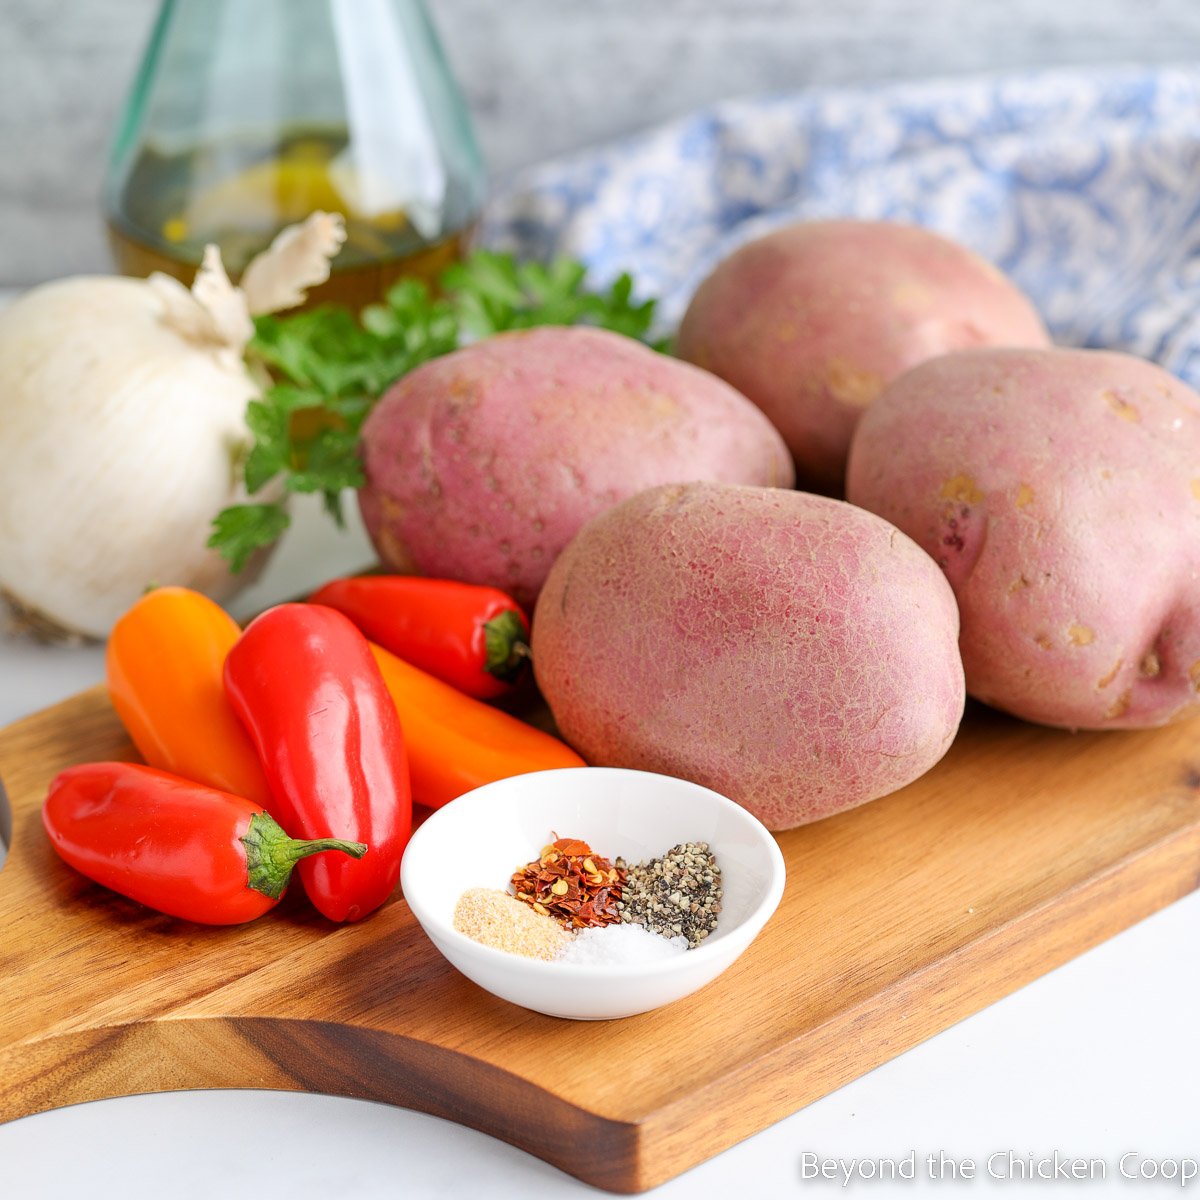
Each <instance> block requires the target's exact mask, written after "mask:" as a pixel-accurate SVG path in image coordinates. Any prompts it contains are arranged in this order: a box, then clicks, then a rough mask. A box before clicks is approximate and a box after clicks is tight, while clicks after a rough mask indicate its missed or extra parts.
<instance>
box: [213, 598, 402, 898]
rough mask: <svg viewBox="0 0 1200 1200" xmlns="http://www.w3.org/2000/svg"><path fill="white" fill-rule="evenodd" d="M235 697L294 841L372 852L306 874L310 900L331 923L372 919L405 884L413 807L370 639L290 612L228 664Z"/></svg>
mask: <svg viewBox="0 0 1200 1200" xmlns="http://www.w3.org/2000/svg"><path fill="white" fill-rule="evenodd" d="M225 691H226V694H227V695H228V696H229V700H230V702H231V703H232V705H233V710H234V712H235V713H237V715H238V717H239V718H240V719H241V721H242V723H243V724H244V725H245V727H246V729H247V731H248V732H249V734H250V740H251V741H252V742H253V743H254V747H255V750H256V751H257V752H258V757H259V761H260V762H261V763H262V766H263V771H264V772H265V774H266V776H267V782H268V784H269V785H270V788H271V794H272V797H273V805H272V809H271V812H272V815H273V816H274V817H275V818H276V820H278V821H279V823H280V824H281V825H282V826H283V827H284V829H286V830H287V831H288V833H290V834H291V835H292V836H293V837H305V838H323V837H332V836H335V835H337V836H345V837H350V838H354V839H355V840H357V841H361V842H366V843H367V844H368V845H369V846H370V850H368V852H367V854H366V855H365V856H364V857H363V859H362V861H361V862H353V861H351V860H349V859H345V858H341V857H338V858H336V859H335V858H334V857H333V856H331V855H327V856H326V857H324V858H315V859H309V860H308V861H306V862H303V863H301V864H300V868H299V870H300V879H301V881H302V882H303V884H304V890H305V891H306V892H307V893H308V897H309V899H310V900H311V901H312V902H313V904H314V905H316V907H317V909H318V910H319V911H320V912H321V913H323V914H324V915H325V916H327V917H329V918H330V920H333V921H357V920H360V919H361V918H362V917H365V916H366V915H367V914H368V913H370V912H373V911H374V910H375V909H377V908H378V907H379V906H380V905H381V904H382V903H383V902H384V901H385V900H386V899H387V898H388V896H390V895H391V894H392V891H393V890H394V889H395V886H396V883H397V881H398V880H399V878H400V857H401V855H402V854H403V853H404V846H405V843H406V842H407V841H408V835H409V831H410V830H411V828H412V797H411V791H410V787H409V778H408V760H407V758H406V756H405V751H404V738H403V735H402V734H401V732H400V720H399V718H398V717H397V716H396V708H395V705H393V703H392V699H391V697H390V696H389V695H388V691H387V688H386V687H385V686H384V683H383V678H382V676H381V675H380V673H379V668H378V667H377V666H376V665H375V659H374V658H373V657H372V655H371V648H370V646H369V645H368V644H367V640H366V638H364V637H363V635H362V634H361V633H359V632H358V630H357V629H355V628H354V626H353V625H352V624H351V623H350V622H349V621H348V620H347V619H346V618H345V617H343V616H342V615H341V613H338V612H334V611H333V609H331V608H323V607H319V606H317V605H314V604H281V605H280V606H279V607H278V608H272V609H269V610H268V611H267V612H265V613H263V614H262V616H261V617H258V618H257V619H256V620H254V621H252V622H251V623H250V624H249V626H247V628H246V631H245V633H243V634H242V636H241V638H240V639H239V640H238V641H237V643H236V644H235V645H234V647H233V649H232V650H231V651H230V652H229V656H228V658H226V660H225Z"/></svg>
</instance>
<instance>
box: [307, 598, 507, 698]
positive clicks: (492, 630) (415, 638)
mask: <svg viewBox="0 0 1200 1200" xmlns="http://www.w3.org/2000/svg"><path fill="white" fill-rule="evenodd" d="M309 601H310V602H311V603H313V604H325V605H328V606H329V607H330V608H336V609H337V610H338V612H340V613H344V614H345V615H346V616H348V617H349V618H350V620H351V621H353V622H354V624H355V625H357V626H358V627H359V629H361V630H362V631H363V633H365V634H366V635H367V637H369V638H370V639H371V641H373V642H376V643H378V644H379V645H380V646H382V647H383V648H384V649H385V650H390V651H391V652H392V653H393V654H394V655H396V657H397V658H402V659H404V661H405V662H407V663H412V665H413V666H414V667H420V668H421V670H422V671H427V672H428V673H429V674H430V675H433V676H435V677H436V678H438V679H441V680H444V681H445V682H446V683H448V684H451V685H452V686H453V687H456V688H458V690H459V691H460V692H466V693H467V695H468V696H474V697H476V698H477V699H479V700H490V699H493V698H494V697H496V696H502V695H504V693H505V692H507V691H509V690H510V689H511V688H512V686H513V684H514V683H516V682H517V680H519V679H520V678H521V676H522V675H523V674H524V673H525V672H526V671H527V670H528V664H529V621H528V619H527V618H526V616H525V614H524V613H523V612H522V611H521V608H520V606H519V605H518V604H517V602H516V601H515V600H514V599H513V598H512V597H511V596H506V595H505V594H504V593H503V592H501V591H498V590H497V589H496V588H493V587H480V586H478V585H476V584H473V583H459V582H457V581H456V580H453V579H422V578H419V577H417V576H412V575H361V576H357V577H355V578H350V579H335V580H334V581H333V582H332V583H327V584H326V585H325V586H324V587H323V588H321V589H320V590H319V591H317V592H315V593H314V594H313V595H312V596H310V597H309Z"/></svg>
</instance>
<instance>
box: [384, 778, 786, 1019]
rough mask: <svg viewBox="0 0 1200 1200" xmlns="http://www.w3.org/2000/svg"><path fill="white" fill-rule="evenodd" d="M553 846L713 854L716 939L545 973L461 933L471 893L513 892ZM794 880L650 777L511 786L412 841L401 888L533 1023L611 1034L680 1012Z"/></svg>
mask: <svg viewBox="0 0 1200 1200" xmlns="http://www.w3.org/2000/svg"><path fill="white" fill-rule="evenodd" d="M552 834H557V835H558V836H559V837H572V838H581V839H583V841H585V842H587V843H588V845H590V846H591V847H592V849H593V850H594V851H595V852H596V853H597V854H601V855H603V856H604V857H605V858H611V859H616V858H618V857H622V858H625V859H627V860H628V861H629V862H641V861H644V860H645V859H648V858H655V857H657V856H658V855H660V854H664V853H666V851H668V850H670V849H671V847H672V846H676V845H678V844H679V843H680V842H707V843H708V844H709V847H710V849H711V850H712V852H713V854H714V855H716V859H717V865H718V866H719V867H720V868H721V878H722V889H723V891H724V895H723V897H722V901H721V904H722V909H721V915H720V919H719V920H718V922H717V927H716V929H715V930H714V931H713V932H712V934H710V935H709V937H708V938H706V939H705V940H704V942H703V943H702V944H701V945H699V946H697V947H696V948H695V949H694V950H687V951H685V952H684V953H683V954H679V955H676V956H675V957H673V958H668V959H664V960H661V961H658V962H651V963H644V964H638V965H628V966H604V965H598V964H591V963H588V964H583V963H579V964H576V963H559V962H543V961H541V960H539V959H532V958H525V957H523V956H521V955H518V954H510V953H507V952H506V951H504V950H495V949H493V948H492V947H490V946H484V945H481V944H480V943H479V942H476V941H474V940H473V939H471V938H469V937H467V936H466V935H465V934H462V933H459V932H458V930H456V929H455V928H454V924H453V921H454V908H455V905H456V904H457V903H458V898H459V897H460V896H461V895H462V893H463V892H464V891H466V890H467V889H468V888H478V887H489V888H499V889H501V890H505V889H507V887H508V883H509V880H510V878H511V877H512V873H513V872H514V871H515V870H516V869H517V868H518V867H521V866H523V865H524V864H525V863H527V862H530V861H532V860H533V859H535V858H536V857H537V856H538V853H539V852H540V851H541V848H542V847H543V846H544V845H546V843H547V842H549V841H551V840H553V839H552V836H551V835H552ZM784 874H785V870H784V865H783V855H782V854H780V852H779V847H778V846H777V845H776V844H775V839H774V838H773V837H772V836H771V835H770V833H768V832H767V830H766V828H765V827H764V826H763V825H762V824H761V823H760V822H759V821H758V820H757V819H756V818H755V817H753V816H751V815H750V813H748V812H747V811H746V810H745V809H744V808H741V807H739V806H738V805H737V804H734V802H733V801H732V800H729V799H727V798H726V797H724V796H721V795H718V794H717V793H716V792H714V791H710V790H709V789H708V788H705V787H700V786H699V785H698V784H694V783H688V782H686V781H685V780H682V779H675V778H673V777H671V776H669V775H656V774H653V773H652V772H650V771H627V770H621V769H618V768H613V767H567V768H563V769H561V770H555V771H538V772H535V773H533V774H530V775H517V776H514V777H513V778H511V779H501V780H499V781H498V782H496V783H489V784H487V785H485V786H484V787H481V788H476V789H475V791H473V792H468V793H467V794H466V795H465V796H460V797H459V798H458V799H457V800H455V801H453V802H452V803H451V804H448V805H446V807H445V808H442V809H439V810H438V811H437V812H435V813H434V814H433V815H432V816H431V817H429V818H428V820H426V822H425V823H424V824H423V825H422V826H421V828H420V829H418V830H417V832H416V833H415V834H414V835H413V838H412V841H411V842H409V845H408V849H407V850H406V851H405V853H404V863H403V867H402V869H401V874H400V881H401V887H402V888H403V891H404V898H405V900H407V901H408V905H409V907H410V908H411V909H412V911H413V913H414V914H415V915H416V918H417V920H418V921H420V923H421V926H422V928H423V929H424V930H425V932H426V933H427V934H428V935H429V938H430V940H431V941H432V942H433V944H434V945H435V946H437V948H438V949H439V950H440V951H441V952H442V953H443V954H444V955H445V956H446V958H447V959H449V960H450V962H451V963H452V964H453V965H454V966H455V967H457V968H458V969H459V970H460V971H461V972H462V973H463V974H464V975H465V976H466V977H467V978H468V979H471V980H473V981H474V982H475V983H477V984H479V986H480V987H482V988H486V989H487V990H488V991H489V992H492V993H493V994H494V995H497V996H500V997H501V998H502V999H504V1000H509V1001H511V1002H512V1003H513V1004H520V1005H522V1006H523V1007H525V1008H531V1009H534V1010H535V1011H536V1012H541V1013H546V1014H547V1015H549V1016H552V1017H572V1018H575V1019H576V1020H582V1021H602V1020H609V1019H611V1018H614V1017H631V1016H633V1015H634V1014H635V1013H642V1012H649V1011H650V1010H651V1009H652V1008H659V1007H661V1006H662V1005H664V1004H670V1003H671V1002H672V1001H673V1000H679V999H682V997H684V996H687V995H690V994H691V993H692V992H694V991H696V990H697V989H698V988H701V987H703V986H704V985H705V984H706V983H709V982H710V981H711V980H713V979H715V978H716V977H717V976H718V975H720V974H721V972H722V971H724V970H725V968H726V967H728V966H729V965H730V963H732V962H733V961H734V960H735V959H736V958H737V957H738V956H739V955H740V954H741V953H742V951H743V950H745V949H746V947H747V946H749V945H750V943H751V942H752V941H753V940H754V938H755V937H756V936H757V935H758V932H759V930H760V929H762V927H763V926H764V925H765V924H766V922H767V919H768V918H769V917H770V916H771V914H772V913H773V912H774V911H775V909H776V907H777V906H778V904H779V900H780V897H781V896H782V895H783V883H784Z"/></svg>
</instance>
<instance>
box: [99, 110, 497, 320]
mask: <svg viewBox="0 0 1200 1200" xmlns="http://www.w3.org/2000/svg"><path fill="white" fill-rule="evenodd" d="M348 141H349V139H348V137H347V134H346V131H345V129H338V128H334V127H329V128H325V127H299V128H293V129H290V130H284V131H282V132H280V133H275V134H264V135H261V136H254V135H252V134H246V135H245V136H243V137H241V138H239V139H238V140H236V141H234V140H231V141H225V142H217V143H207V144H204V145H200V146H195V147H192V148H187V149H184V150H181V151H173V152H172V151H167V150H164V149H161V148H159V147H156V146H155V145H154V144H152V143H147V144H146V145H145V146H144V147H143V148H142V150H141V152H140V154H139V156H138V158H137V160H136V161H135V162H134V163H133V165H132V166H131V168H130V170H129V172H128V174H127V176H126V179H125V182H124V186H123V187H122V188H121V191H120V193H119V194H118V195H117V196H116V197H114V202H113V204H112V206H111V207H112V211H110V213H109V219H108V233H109V242H110V245H111V247H112V251H113V256H114V258H115V260H116V264H117V268H118V269H119V270H120V271H122V272H123V273H124V274H126V275H135V276H145V275H149V274H150V273H151V272H152V271H162V272H164V273H166V274H168V275H173V276H175V277H176V278H177V279H180V280H182V281H184V282H185V283H191V280H192V277H193V276H194V274H195V271H196V268H197V266H198V265H199V263H200V260H201V257H202V256H203V253H204V247H205V245H207V244H208V243H209V242H215V243H216V244H217V245H218V246H219V247H220V248H221V257H222V260H223V261H224V263H225V268H226V270H227V271H228V272H229V274H230V276H231V277H232V278H233V279H235V280H236V279H237V277H238V276H239V275H240V273H241V272H242V271H243V270H244V269H245V267H246V264H247V263H248V262H249V261H250V259H252V258H253V257H254V255H256V254H257V253H259V251H261V250H264V249H266V247H267V246H268V245H270V243H271V240H272V239H273V238H274V237H275V235H276V234H277V233H278V232H279V231H280V230H281V229H283V228H284V227H285V226H288V225H292V224H295V223H296V222H298V221H302V220H304V218H305V217H307V216H308V215H309V213H311V212H313V211H314V210H316V209H323V210H324V211H326V212H340V213H341V214H342V215H343V216H344V217H345V220H346V243H345V245H344V246H343V247H342V250H341V252H340V253H339V254H338V256H337V258H336V259H335V260H334V262H333V271H332V274H331V275H330V278H329V281H328V282H327V283H325V284H323V285H321V286H320V287H318V288H314V289H313V290H312V291H311V292H310V293H309V300H308V305H307V306H312V305H314V304H318V303H325V302H327V301H333V302H337V303H341V304H345V305H347V306H349V307H351V308H354V309H360V308H362V307H363V306H364V305H366V304H371V303H373V302H375V301H377V300H378V299H380V297H382V296H383V294H384V293H385V292H386V291H387V289H388V288H389V287H391V285H392V284H393V283H395V282H396V280H398V279H400V278H402V277H415V278H420V279H424V280H425V281H427V282H430V283H432V282H433V281H435V280H436V278H437V277H438V275H440V274H441V272H442V271H443V270H444V269H445V268H446V267H447V266H449V265H450V264H451V263H453V262H454V261H455V260H457V259H458V258H461V257H462V255H463V254H464V253H465V251H466V249H467V248H468V246H469V242H470V238H471V233H472V230H473V225H474V220H475V217H476V215H477V214H476V207H477V199H476V196H475V195H474V189H473V188H472V187H471V186H470V185H469V184H467V185H463V186H460V187H457V188H456V186H455V184H454V181H453V179H450V180H448V182H447V187H446V195H445V198H444V202H443V204H442V205H441V210H440V211H439V212H437V213H425V214H423V215H420V216H418V215H417V214H415V213H409V212H407V211H405V210H404V209H403V208H401V207H392V208H389V209H384V210H382V211H381V210H380V208H379V206H378V205H377V204H376V205H375V206H373V207H371V206H369V205H367V204H366V203H364V201H363V200H362V199H361V197H363V196H365V195H367V194H368V192H369V188H367V187H364V186H363V183H364V181H363V180H362V179H361V177H360V176H359V175H357V174H356V171H355V168H354V166H353V158H352V156H351V155H350V154H349V153H347V147H348ZM364 210H366V211H364ZM418 226H419V228H418Z"/></svg>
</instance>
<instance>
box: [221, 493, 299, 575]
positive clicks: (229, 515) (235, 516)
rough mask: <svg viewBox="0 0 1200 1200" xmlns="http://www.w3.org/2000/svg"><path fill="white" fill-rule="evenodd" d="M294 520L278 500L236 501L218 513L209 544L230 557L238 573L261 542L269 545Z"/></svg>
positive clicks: (231, 566) (263, 544) (232, 567)
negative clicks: (263, 501) (266, 501)
mask: <svg viewBox="0 0 1200 1200" xmlns="http://www.w3.org/2000/svg"><path fill="white" fill-rule="evenodd" d="M290 523H291V518H290V517H289V516H288V515H287V513H286V512H285V511H284V510H283V508H281V507H280V506H279V505H278V504H236V505H234V506H233V507H231V508H227V509H224V510H223V511H222V512H220V513H218V514H217V517H216V519H215V520H214V521H213V531H212V536H211V537H210V538H209V539H208V544H209V545H210V546H212V547H214V548H216V549H217V550H220V552H221V553H222V554H223V555H224V556H225V557H226V558H227V559H228V560H229V566H230V568H231V569H232V570H233V571H234V572H235V573H236V572H237V571H240V570H241V569H242V568H243V567H244V566H245V565H246V562H247V560H248V559H249V558H250V556H251V555H252V554H253V553H254V552H255V550H257V549H259V547H261V546H269V545H270V544H271V543H272V542H274V541H277V540H278V538H279V536H280V535H281V534H282V533H283V531H284V530H285V529H286V528H287V527H288V525H289V524H290Z"/></svg>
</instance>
